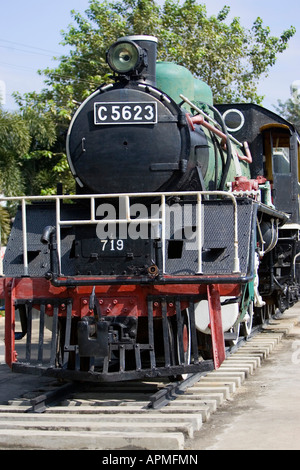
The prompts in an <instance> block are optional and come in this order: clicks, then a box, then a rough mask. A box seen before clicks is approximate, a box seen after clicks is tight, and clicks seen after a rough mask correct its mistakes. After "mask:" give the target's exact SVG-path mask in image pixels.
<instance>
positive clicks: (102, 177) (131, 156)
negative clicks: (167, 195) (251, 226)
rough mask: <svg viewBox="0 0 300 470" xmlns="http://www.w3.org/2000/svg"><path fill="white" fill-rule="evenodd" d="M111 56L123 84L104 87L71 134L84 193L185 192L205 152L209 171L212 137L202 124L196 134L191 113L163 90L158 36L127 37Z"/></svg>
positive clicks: (72, 158) (70, 151)
mask: <svg viewBox="0 0 300 470" xmlns="http://www.w3.org/2000/svg"><path fill="white" fill-rule="evenodd" d="M107 58H108V62H109V64H110V66H111V67H112V69H113V70H114V71H115V72H116V76H115V80H116V81H115V83H114V84H109V85H104V86H102V87H100V88H99V89H98V90H97V91H96V92H95V93H93V94H92V95H91V96H90V97H89V98H88V99H87V100H86V101H85V102H84V103H83V104H82V105H81V106H80V107H79V109H78V110H77V112H76V114H75V116H74V118H73V120H72V123H71V126H70V128H69V132H68V136H67V155H68V161H69V165H70V168H71V170H72V173H73V175H74V177H75V179H76V182H77V188H78V192H79V193H88V194H91V193H96V194H105V193H106V194H111V193H125V192H130V193H142V192H154V191H170V190H175V189H178V187H179V186H180V184H181V183H180V182H181V179H182V176H183V174H184V173H185V172H186V170H187V167H188V165H193V166H195V164H196V163H195V162H196V161H197V159H199V155H198V154H199V151H200V152H201V157H200V158H201V167H202V172H204V173H205V171H206V168H207V165H208V156H209V154H208V143H207V138H206V136H205V133H204V132H203V130H202V129H201V128H200V126H196V129H195V130H194V131H193V132H191V129H190V127H189V124H188V121H187V118H186V112H185V111H184V109H183V108H181V107H179V106H178V105H177V104H176V103H175V102H174V101H173V100H172V99H171V98H170V97H169V96H167V95H166V94H165V93H163V92H162V91H161V90H159V89H157V88H156V87H155V64H156V38H152V37H148V36H133V37H127V38H122V39H120V40H119V41H118V42H117V43H115V44H114V45H113V46H111V48H110V49H109V51H108V55H107ZM191 162H194V163H191Z"/></svg>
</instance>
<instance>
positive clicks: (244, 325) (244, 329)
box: [241, 302, 254, 337]
mask: <svg viewBox="0 0 300 470" xmlns="http://www.w3.org/2000/svg"><path fill="white" fill-rule="evenodd" d="M253 312H254V306H253V302H250V303H249V306H248V310H247V313H246V315H245V318H244V321H242V322H241V336H246V337H248V336H249V335H250V334H251V331H252V325H253Z"/></svg>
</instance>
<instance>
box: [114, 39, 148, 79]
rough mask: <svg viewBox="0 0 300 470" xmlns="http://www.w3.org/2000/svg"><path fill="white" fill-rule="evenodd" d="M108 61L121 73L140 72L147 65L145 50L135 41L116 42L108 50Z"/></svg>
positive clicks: (115, 70)
mask: <svg viewBox="0 0 300 470" xmlns="http://www.w3.org/2000/svg"><path fill="white" fill-rule="evenodd" d="M106 58H107V63H108V65H109V66H110V68H111V69H112V70H113V71H114V72H116V73H119V74H128V73H129V74H130V73H133V72H135V71H137V72H140V71H141V69H142V68H143V67H144V65H145V61H144V59H145V51H144V50H143V49H142V48H141V47H140V46H138V45H137V44H135V43H134V42H133V41H129V40H126V41H124V40H121V41H117V42H115V43H114V44H113V45H112V46H110V48H109V49H108V52H107V56H106Z"/></svg>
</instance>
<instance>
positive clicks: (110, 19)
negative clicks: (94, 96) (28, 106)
mask: <svg viewBox="0 0 300 470" xmlns="http://www.w3.org/2000/svg"><path fill="white" fill-rule="evenodd" d="M229 12H230V8H229V7H228V6H224V8H223V9H222V10H221V11H220V12H219V13H218V14H217V15H212V16H208V15H207V11H206V7H205V5H204V4H199V3H198V2H197V1H196V0H185V1H184V2H183V3H182V4H181V3H179V1H178V0H165V3H164V5H163V6H162V7H160V6H158V5H157V4H156V2H155V1H154V0H124V1H114V2H111V1H109V0H104V1H103V2H100V1H99V0H90V6H89V9H88V10H86V12H85V15H86V16H83V15H82V14H80V13H76V12H75V11H72V12H71V13H72V16H73V19H74V20H75V22H76V24H77V25H74V24H73V25H72V26H70V27H69V30H68V31H66V32H63V33H62V34H63V44H65V45H68V46H71V48H72V49H71V52H70V53H69V55H66V56H63V57H61V58H60V64H59V66H58V67H57V68H55V69H46V70H44V71H43V73H44V74H45V75H46V77H47V78H46V81H45V83H46V84H47V85H48V86H49V87H50V89H51V90H52V97H53V100H54V101H55V102H56V103H57V104H58V105H59V107H60V108H59V113H60V115H61V116H62V117H66V118H68V119H70V118H71V115H72V112H73V109H74V108H75V107H76V103H77V102H81V101H82V100H83V99H85V98H86V97H87V96H88V95H89V94H90V93H91V92H92V91H94V90H95V88H96V87H97V86H99V85H100V84H101V83H102V82H105V81H107V80H108V78H109V74H110V70H109V68H108V66H107V65H106V63H105V52H106V50H107V48H108V46H109V45H110V44H112V43H113V42H114V41H115V40H116V39H117V38H119V37H121V36H124V35H128V34H151V35H154V36H157V38H158V59H159V60H168V61H174V62H176V63H178V64H180V65H183V66H185V67H187V68H188V69H189V70H190V71H191V72H192V73H193V74H194V75H195V76H196V77H198V78H200V79H202V80H204V81H205V82H207V83H208V84H209V85H210V86H211V88H212V91H213V94H214V97H215V101H216V102H219V103H220V102H233V101H253V102H256V103H260V102H261V101H262V99H263V97H262V96H258V95H257V92H256V90H257V85H258V82H259V79H260V78H261V77H262V76H265V75H267V74H268V72H269V69H270V68H271V67H272V66H273V65H274V64H275V62H276V58H277V56H278V54H279V53H282V52H283V51H284V50H285V49H286V48H287V46H288V41H289V39H290V38H291V37H292V36H293V35H294V34H295V28H294V27H292V26H291V27H290V28H289V29H287V30H285V31H283V33H282V34H281V36H280V37H275V36H271V32H270V28H269V27H265V26H264V25H263V21H262V19H261V18H257V20H256V21H255V22H254V24H253V26H252V28H251V30H248V29H246V28H244V27H243V26H242V25H241V23H240V19H239V18H234V19H233V20H232V21H231V22H230V23H229V24H228V22H227V18H228V14H229Z"/></svg>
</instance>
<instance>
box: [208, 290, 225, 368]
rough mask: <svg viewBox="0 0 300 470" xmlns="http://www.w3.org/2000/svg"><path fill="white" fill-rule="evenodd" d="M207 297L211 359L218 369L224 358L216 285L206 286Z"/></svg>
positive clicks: (220, 315) (219, 306)
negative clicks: (211, 349)
mask: <svg viewBox="0 0 300 470" xmlns="http://www.w3.org/2000/svg"><path fill="white" fill-rule="evenodd" d="M207 298H208V307H209V316H210V327H211V338H212V348H213V359H214V364H215V368H216V369H218V368H219V367H220V365H221V364H222V362H223V361H224V360H225V357H226V354H225V342H224V332H223V327H222V314H221V301H220V292H219V288H218V286H217V285H213V284H211V285H208V286H207Z"/></svg>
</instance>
